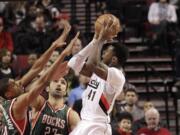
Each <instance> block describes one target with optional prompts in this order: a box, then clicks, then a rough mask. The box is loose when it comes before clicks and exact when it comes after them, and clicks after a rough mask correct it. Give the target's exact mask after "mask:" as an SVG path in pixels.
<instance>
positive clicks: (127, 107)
mask: <svg viewBox="0 0 180 135" xmlns="http://www.w3.org/2000/svg"><path fill="white" fill-rule="evenodd" d="M124 92H125V95H124V99H125V102H124V103H122V104H121V105H119V112H123V111H126V112H129V113H131V115H132V116H133V120H134V121H136V120H139V119H141V118H142V117H144V112H143V110H141V109H140V108H139V107H138V106H137V102H138V94H137V92H136V87H135V86H134V85H132V84H128V86H127V88H126V89H125V90H124Z"/></svg>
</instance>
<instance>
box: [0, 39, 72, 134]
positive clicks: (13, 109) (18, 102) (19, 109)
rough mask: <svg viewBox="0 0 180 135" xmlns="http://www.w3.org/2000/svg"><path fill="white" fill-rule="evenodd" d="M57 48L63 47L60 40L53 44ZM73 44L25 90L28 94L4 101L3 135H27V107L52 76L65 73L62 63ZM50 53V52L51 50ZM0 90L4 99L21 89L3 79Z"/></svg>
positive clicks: (28, 132) (2, 107)
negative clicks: (9, 93)
mask: <svg viewBox="0 0 180 135" xmlns="http://www.w3.org/2000/svg"><path fill="white" fill-rule="evenodd" d="M56 43H58V46H63V45H64V43H63V42H62V40H60V41H58V40H57V42H55V44H56ZM72 46H73V44H69V45H68V46H67V47H66V49H65V50H64V51H63V52H62V53H61V55H60V56H59V57H58V59H57V60H56V62H55V63H54V64H53V65H52V66H51V67H50V68H49V69H48V70H47V71H46V72H44V73H43V74H42V75H41V77H40V78H38V79H37V80H36V81H34V82H33V83H32V84H31V85H30V86H29V87H28V88H27V89H28V92H26V93H24V94H21V95H20V96H18V97H17V98H15V99H13V100H12V101H10V102H9V101H6V102H5V103H4V104H3V105H1V106H0V107H1V109H2V110H3V115H4V123H5V126H4V130H3V135H29V134H30V130H29V125H28V114H27V112H28V107H29V106H30V104H31V102H32V101H33V100H35V98H36V97H37V96H38V95H39V94H40V93H41V91H42V90H43V89H44V88H45V87H46V84H48V82H49V81H50V80H51V79H54V78H53V77H54V76H53V75H54V74H57V73H58V76H56V77H61V76H63V75H64V74H65V73H66V64H67V62H64V63H62V61H63V60H64V57H65V56H67V55H69V54H70V52H71V49H72ZM51 51H52V50H51ZM0 84H1V86H5V87H0V90H1V91H3V92H4V93H3V95H4V97H6V96H7V95H8V92H9V91H13V90H14V91H21V90H22V87H21V85H20V84H19V83H17V82H16V81H14V80H11V79H4V80H1V81H0Z"/></svg>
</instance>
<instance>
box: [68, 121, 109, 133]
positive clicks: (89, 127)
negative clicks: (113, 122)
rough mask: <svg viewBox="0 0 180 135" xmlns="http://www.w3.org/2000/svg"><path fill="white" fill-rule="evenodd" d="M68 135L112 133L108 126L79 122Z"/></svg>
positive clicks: (105, 124)
mask: <svg viewBox="0 0 180 135" xmlns="http://www.w3.org/2000/svg"><path fill="white" fill-rule="evenodd" d="M69 135H112V131H111V126H110V124H107V123H97V122H92V121H86V120H81V121H80V122H79V124H78V125H77V127H76V128H75V129H74V130H73V131H72V132H71V133H70V134H69Z"/></svg>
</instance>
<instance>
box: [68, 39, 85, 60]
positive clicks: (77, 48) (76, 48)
mask: <svg viewBox="0 0 180 135" xmlns="http://www.w3.org/2000/svg"><path fill="white" fill-rule="evenodd" d="M82 48H83V45H82V41H81V40H80V39H79V38H78V39H77V40H76V42H75V44H74V46H73V48H72V52H71V54H70V56H69V57H67V58H66V59H67V60H69V59H70V58H71V57H72V56H74V55H75V54H77V53H78V52H79V51H80V50H81V49H82Z"/></svg>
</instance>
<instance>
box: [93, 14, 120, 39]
mask: <svg viewBox="0 0 180 135" xmlns="http://www.w3.org/2000/svg"><path fill="white" fill-rule="evenodd" d="M109 20H112V21H113V26H112V29H110V30H109V32H108V35H107V37H114V36H115V35H117V34H118V32H120V31H121V26H120V21H119V19H118V18H117V17H116V16H114V15H112V14H103V15H101V16H99V17H98V18H97V20H96V22H95V32H96V33H97V34H98V33H100V31H101V29H102V27H104V24H106V23H107V22H108V21H109Z"/></svg>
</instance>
